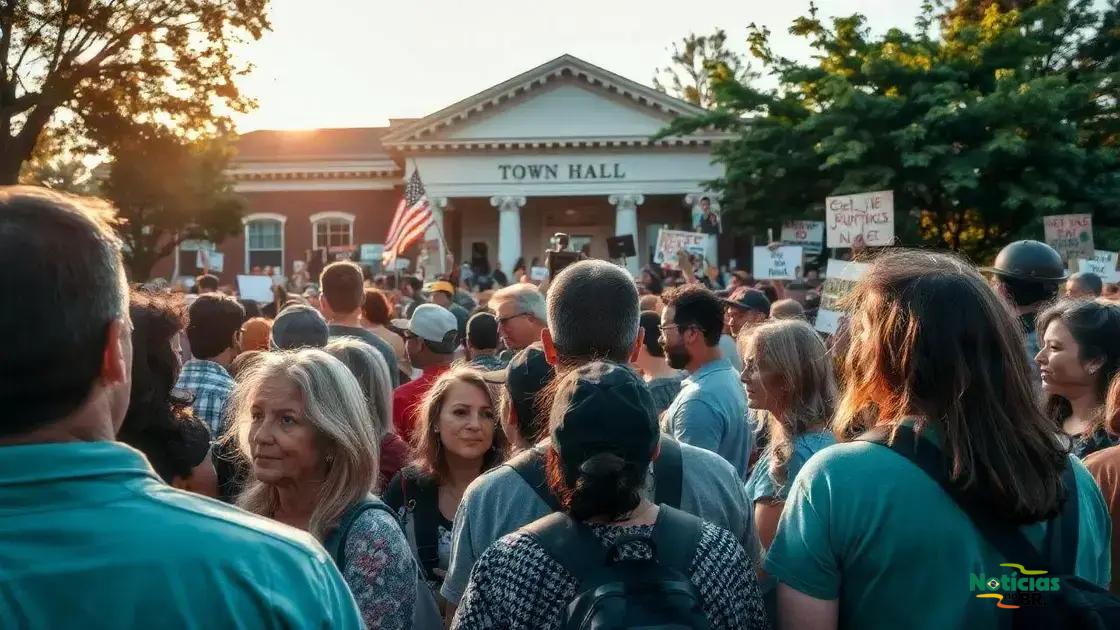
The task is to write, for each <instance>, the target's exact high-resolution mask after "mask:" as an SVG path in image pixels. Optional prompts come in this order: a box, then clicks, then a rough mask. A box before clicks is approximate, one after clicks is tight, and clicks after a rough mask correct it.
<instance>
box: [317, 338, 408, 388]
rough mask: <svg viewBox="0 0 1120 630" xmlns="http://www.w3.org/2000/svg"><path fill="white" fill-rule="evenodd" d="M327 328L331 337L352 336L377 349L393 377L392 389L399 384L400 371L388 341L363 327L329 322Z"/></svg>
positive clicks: (390, 375)
mask: <svg viewBox="0 0 1120 630" xmlns="http://www.w3.org/2000/svg"><path fill="white" fill-rule="evenodd" d="M329 330H330V334H331V337H354V338H356V339H360V340H362V341H364V342H366V343H368V344H369V345H371V346H373V348H374V350H377V351H378V352H380V353H381V356H382V357H385V363H388V364H389V378H391V379H393V389H396V388H397V387H398V386H400V384H401V372H400V368H399V367H397V355H396V353H395V352H393V346H390V345H389V342H387V341H385V340H384V339H382V338H381V337H378V336H377V335H376V334H374V333H372V332H370V331H368V330H366V329H365V328H355V327H353V326H342V325H339V324H331V325H330V327H329Z"/></svg>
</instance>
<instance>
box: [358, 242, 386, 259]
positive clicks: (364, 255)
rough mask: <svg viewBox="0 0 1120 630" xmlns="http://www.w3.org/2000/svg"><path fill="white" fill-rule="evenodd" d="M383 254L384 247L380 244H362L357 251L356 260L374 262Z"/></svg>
mask: <svg viewBox="0 0 1120 630" xmlns="http://www.w3.org/2000/svg"><path fill="white" fill-rule="evenodd" d="M383 253H385V246H384V245H382V244H381V243H363V244H362V246H361V248H360V249H359V251H358V259H359V260H361V261H362V262H375V261H377V260H380V259H381V254H383Z"/></svg>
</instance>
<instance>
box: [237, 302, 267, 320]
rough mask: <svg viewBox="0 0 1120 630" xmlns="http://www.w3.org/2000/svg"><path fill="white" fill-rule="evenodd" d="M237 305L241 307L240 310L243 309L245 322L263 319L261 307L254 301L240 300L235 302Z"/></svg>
mask: <svg viewBox="0 0 1120 630" xmlns="http://www.w3.org/2000/svg"><path fill="white" fill-rule="evenodd" d="M237 303H238V304H240V305H241V308H243V309H245V321H249V320H250V319H253V318H254V317H263V314H262V313H261V305H260V304H257V302H256V300H247V299H245V298H240V299H238V300H237Z"/></svg>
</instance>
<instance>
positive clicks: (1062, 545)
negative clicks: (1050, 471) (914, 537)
mask: <svg viewBox="0 0 1120 630" xmlns="http://www.w3.org/2000/svg"><path fill="white" fill-rule="evenodd" d="M860 439H861V440H863V441H865V442H872V443H874V444H879V445H881V446H886V447H887V448H890V449H891V450H892V451H894V452H895V453H898V454H899V455H901V456H903V457H905V458H907V459H909V460H910V461H911V462H913V463H914V465H916V466H917V467H918V468H920V469H922V471H923V472H925V473H926V474H927V475H929V476H930V477H931V478H932V479H933V480H934V481H936V482H937V483H938V484H940V485H941V487H942V488H943V489H944V490H945V491H946V492H947V493H948V494H949V496H950V497H952V498H953V500H954V501H956V503H957V505H959V506H960V508H961V510H962V511H963V512H964V513H965V514H967V515H968V517H969V518H970V519H971V520H972V523H973V525H975V526H976V529H977V531H979V532H980V535H981V536H982V537H983V538H984V540H986V541H988V544H990V545H992V547H995V549H996V550H997V551H999V553H1000V554H1001V555H1002V556H1004V558H1006V559H1007V560H1008V562H1012V561H1013V562H1017V563H1022V564H1023V565H1024V566H1028V567H1031V568H1032V569H1037V570H1045V571H1047V572H1048V573H1049V574H1050V575H1051V576H1053V577H1056V578H1058V581H1059V584H1060V588H1059V589H1058V590H1056V591H1050V592H1040V593H1038V595H1039V596H1040V598H1041V603H1040V604H1036V605H1026V604H1024V605H1021V606H1019V607H1018V608H1016V609H1010V610H1008V611H1007V612H1009V613H1010V614H1008V615H1006V616H1005V617H1004V619H1006V620H1007V621H1008V622H1009V624H1008V625H1009V627H1011V628H1014V629H1015V630H1043V629H1046V630H1062V629H1063V628H1069V629H1070V630H1074V629H1076V630H1106V629H1108V628H1120V597H1117V596H1116V595H1113V594H1112V593H1110V592H1108V591H1107V590H1106V589H1103V588H1101V587H1099V586H1097V585H1096V584H1093V583H1092V582H1090V581H1088V580H1086V579H1084V578H1080V577H1077V576H1076V575H1074V565H1075V564H1076V562H1077V538H1078V529H1079V524H1080V521H1079V519H1078V509H1077V508H1078V505H1077V504H1078V501H1077V479H1076V477H1075V474H1074V471H1073V466H1072V465H1069V466H1067V467H1066V470H1065V472H1064V473H1063V474H1062V483H1063V485H1064V486H1065V488H1066V500H1065V503H1064V504H1063V505H1062V511H1061V513H1059V514H1058V516H1056V517H1055V520H1051V521H1050V523H1049V525H1048V526H1047V540H1046V542H1045V543H1044V544H1045V545H1046V547H1047V551H1048V552H1049V553H1048V554H1047V556H1049V557H1044V556H1043V554H1042V553H1041V552H1040V551H1039V550H1038V549H1036V548H1035V546H1034V545H1033V544H1032V543H1031V541H1030V540H1028V539H1027V537H1026V536H1025V535H1023V532H1022V530H1021V529H1020V528H1018V527H1016V526H1014V525H1010V524H1008V523H1006V522H1000V521H998V520H997V519H996V518H994V517H993V515H991V514H989V513H985V512H982V511H980V510H978V509H977V508H976V507H971V506H970V504H969V503H967V502H965V501H963V500H962V497H961V495H960V492H959V491H957V489H956V488H954V487H953V485H952V484H951V483H950V482H949V475H948V472H947V469H946V460H945V456H944V455H943V454H942V452H941V450H940V449H938V448H937V447H936V446H935V445H934V444H933V443H931V442H928V441H926V440H921V439H919V438H918V437H917V436H916V435H915V434H914V431H913V429H911V428H910V427H909V426H905V425H903V426H900V427H898V428H897V430H896V432H895V437H894V442H893V443H892V444H889V445H888V444H887V432H886V430H884V429H874V430H872V431H870V432H868V433H866V434H864V435H863V436H861V437H860ZM1114 535H1115V534H1114ZM1114 570H1115V569H1114ZM1114 579H1115V578H1114ZM1001 612H1002V611H1001Z"/></svg>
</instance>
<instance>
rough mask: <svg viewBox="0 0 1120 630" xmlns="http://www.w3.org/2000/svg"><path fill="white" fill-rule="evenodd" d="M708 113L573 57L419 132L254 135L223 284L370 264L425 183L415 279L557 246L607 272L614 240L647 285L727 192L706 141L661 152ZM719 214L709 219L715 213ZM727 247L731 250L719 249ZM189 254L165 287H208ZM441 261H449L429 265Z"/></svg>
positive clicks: (225, 246) (418, 124)
mask: <svg viewBox="0 0 1120 630" xmlns="http://www.w3.org/2000/svg"><path fill="white" fill-rule="evenodd" d="M702 113H704V110H702V109H700V108H698V107H696V106H694V105H692V104H690V103H687V102H684V101H682V100H679V99H676V98H673V97H671V96H668V95H666V94H663V93H661V92H658V91H656V90H654V89H652V88H649V87H647V86H645V85H642V84H640V83H637V82H635V81H632V80H629V79H626V78H623V77H620V76H618V75H616V74H613V73H611V72H608V71H606V70H604V69H602V68H599V67H597V66H595V65H592V64H590V63H587V62H585V61H583V60H581V59H577V58H575V57H573V56H570V55H564V56H562V57H559V58H557V59H554V60H552V61H549V62H548V63H545V64H543V65H541V66H538V67H536V68H533V69H532V70H529V71H527V72H525V73H523V74H520V75H518V76H516V77H513V78H511V79H509V80H508V81H505V82H503V83H500V84H498V85H495V86H493V87H491V88H488V89H486V90H484V91H482V92H479V93H478V94H475V95H473V96H469V97H467V98H465V99H463V100H461V101H459V102H457V103H455V104H453V105H451V106H449V107H446V108H444V109H442V110H440V111H438V112H435V113H433V114H430V115H428V116H425V117H423V118H419V119H407V120H392V121H390V124H389V126H388V127H380V128H356V129H319V130H313V131H254V132H250V133H246V134H244V135H242V136H241V137H240V139H239V142H238V147H237V156H236V158H235V159H234V161H233V162H232V165H231V169H230V176H231V177H232V178H233V180H234V182H235V186H236V190H237V191H238V192H239V193H240V194H241V195H242V196H243V197H244V198H245V200H246V202H247V205H248V209H247V211H246V213H245V216H244V217H243V221H242V222H243V226H244V229H243V231H242V233H241V234H240V235H238V236H237V237H234V238H228V239H226V240H225V241H223V242H222V243H220V244H219V245H218V246H217V248H216V249H217V250H218V251H220V252H222V254H223V258H224V260H223V264H222V271H221V273H219V274H217V275H220V276H221V277H222V279H223V280H224V281H226V282H232V281H233V279H234V277H235V276H236V275H237V274H245V273H249V272H251V271H252V270H254V269H263V268H265V267H273V268H275V269H283V270H284V271H283V273H284V275H288V274H290V273H291V272H292V269H293V262H295V261H302V260H305V259H306V258H307V252H308V251H309V250H314V249H326V250H327V251H328V252H329V254H328V255H329V257H330V259H332V260H333V259H336V258H343V257H354V258H357V257H358V256H361V257H362V258H363V259H364V260H369V261H372V260H374V259H376V258H377V255H376V254H377V253H378V252H380V247H381V245H382V244H383V243H384V241H385V237H386V235H387V232H388V230H389V225H390V223H391V222H392V219H393V214H394V212H395V210H396V207H397V204H398V203H399V201H400V199H401V196H402V193H403V188H404V182H405V181H406V180H407V179H408V178H409V177H410V176H411V175H412V173H413V171H418V172H419V175H420V178H421V180H422V181H423V184H424V186H425V188H426V190H427V195H428V198H429V199H430V201H431V208H432V212H433V218H434V221H435V223H436V225H435V226H433V228H432V229H430V230H429V231H428V235H427V245H426V247H417V248H413V250H412V251H410V252H406V257H410V258H411V261H410V262H411V264H412V266H411V267H410V270H413V271H414V270H415V266H416V263H417V260H416V258H417V257H420V256H421V254H420V251H421V250H423V251H427V252H429V255H428V256H427V257H426V260H427V264H426V270H427V271H428V272H429V273H433V272H439V271H443V269H442V261H443V258H444V257H443V256H442V253H444V252H443V251H442V250H443V245H442V244H443V243H444V242H445V243H446V247H447V249H448V250H449V251H448V252H447V253H450V254H452V255H454V257H455V259H456V260H457V261H465V262H471V261H472V259H478V258H485V259H486V260H487V261H488V262H489V264H490V265H494V264H496V263H500V264H501V267H502V269H503V270H505V271H506V272H509V271H511V270H512V269H513V267H514V265H515V264H516V262H517V261H519V260H523V261H524V263H525V264H526V265H529V264H530V263H531V261H532V259H533V258H541V259H542V260H543V252H544V250H545V249H546V248H548V246H549V240H550V238H551V236H552V235H553V234H554V233H555V232H565V233H568V234H570V235H571V238H572V246H573V247H574V248H575V249H580V248H583V247H585V246H586V247H587V248H588V249H589V250H590V254H591V255H592V256H593V257H596V258H607V257H608V253H607V238H608V237H611V236H615V235H623V234H632V235H633V236H634V241H635V245H636V250H637V253H638V256H637V257H635V258H631V259H629V260H628V261H627V266H628V267H629V269H630V270H631V271H632V272H634V273H637V271H638V269H639V268H640V266H641V265H644V264H645V263H646V262H648V260H649V258H650V253H651V249H652V248H653V247H654V245H655V241H656V238H657V232H658V230H660V229H661V228H675V229H681V228H683V229H689V228H688V226H689V223H690V221H691V217H692V214H693V212H694V208H695V207H697V206H698V204H699V201H700V198H701V197H702V196H705V195H706V193H705V190H704V182H706V181H709V180H712V179H715V178H717V177H719V176H720V175H721V173H722V171H721V167H720V166H719V165H717V164H714V163H713V159H712V153H711V150H712V146H713V143H716V142H718V141H720V140H723V139H725V138H726V137H727V136H726V134H723V133H721V132H717V131H701V132H697V133H694V134H690V135H686V136H673V137H667V138H664V139H658V140H654V139H653V137H654V136H655V135H656V134H657V133H658V132H659V131H661V130H662V129H664V128H665V127H666V126H667V125H668V124H669V123H670V122H671V121H672V120H673V119H674V118H676V117H679V116H695V115H698V114H702ZM713 205H715V204H713ZM721 238H722V239H726V238H727V236H726V235H725V236H724V237H721ZM199 247H202V248H207V247H210V246H208V245H207V244H199V243H186V244H184V245H183V246H182V247H181V248H180V251H179V253H178V255H177V256H176V257H175V260H173V261H170V264H171V266H173V267H174V268H173V269H165V270H163V271H164V273H167V274H169V275H176V276H190V275H194V274H195V273H198V271H199V269H198V268H197V266H196V262H197V260H196V252H195V250H196V249H198V248H199ZM434 250H439V251H434Z"/></svg>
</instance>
